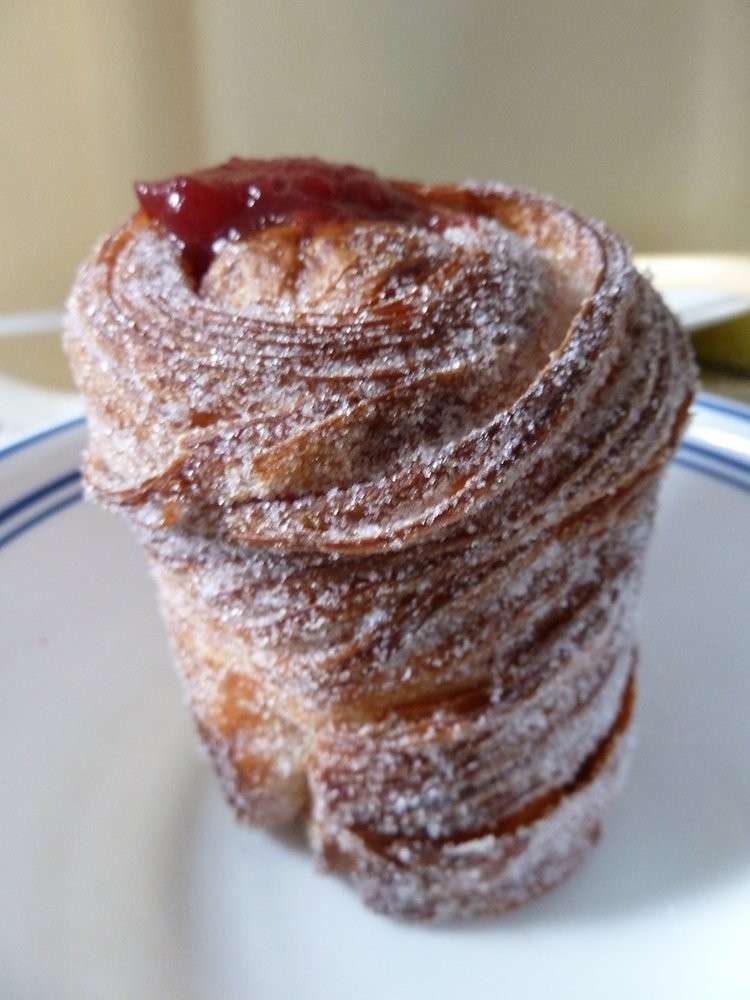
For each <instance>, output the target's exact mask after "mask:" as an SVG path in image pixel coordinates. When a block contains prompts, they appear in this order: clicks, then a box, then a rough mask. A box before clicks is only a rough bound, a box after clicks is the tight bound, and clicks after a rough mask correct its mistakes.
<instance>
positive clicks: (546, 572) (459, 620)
mask: <svg viewBox="0 0 750 1000" xmlns="http://www.w3.org/2000/svg"><path fill="white" fill-rule="evenodd" d="M402 186H403V188H404V190H406V191H408V192H409V193H410V194H411V195H414V196H416V197H418V198H419V199H421V200H422V201H423V202H424V204H425V206H426V207H428V208H429V209H430V211H431V212H432V213H433V215H432V222H431V223H430V224H429V225H426V224H419V225H407V224H402V223H393V222H372V221H370V222H362V223H356V222H348V223H337V224H326V225H323V224H320V225H317V226H314V227H312V228H309V227H307V228H306V227H278V228H276V229H269V230H266V231H263V232H261V233H258V234H255V235H254V236H253V237H252V238H250V239H248V240H245V241H241V242H238V243H235V244H230V245H228V246H227V247H226V248H225V249H224V250H223V251H222V253H221V254H219V256H218V257H217V258H216V259H215V261H214V263H213V265H212V267H211V268H210V270H209V272H208V273H207V275H206V276H205V278H204V279H203V283H202V286H201V288H199V289H195V288H193V287H192V285H191V283H190V281H189V279H188V278H187V276H186V274H185V273H184V272H183V270H182V267H181V264H180V260H179V253H178V249H177V248H176V246H175V244H174V243H173V242H172V241H171V240H170V239H169V238H168V237H166V236H165V235H164V234H162V233H160V232H159V231H158V230H156V229H154V228H153V227H151V226H150V225H148V224H147V223H146V222H145V220H144V219H143V218H142V217H138V216H136V217H134V218H133V219H131V220H130V221H129V222H128V223H127V224H126V225H125V226H124V227H123V229H122V230H120V231H119V232H118V233H116V234H115V235H114V236H112V237H111V238H110V239H109V240H107V241H105V243H103V244H102V245H101V246H100V247H99V248H98V249H97V250H96V251H95V253H94V255H93V257H92V258H91V259H90V260H89V261H88V262H87V263H86V264H85V265H84V266H83V268H82V270H81V272H80V273H79V276H78V278H77V281H76V284H75V286H74V289H73V293H72V295H71V299H70V303H69V310H68V318H67V327H66V346H67V349H68V352H69V354H70V357H71V362H72V365H73V368H74V371H75V374H76V378H77V379H78V382H79V385H80V386H81V388H82V390H83V392H84V394H85V397H86V400H87V407H88V412H89V423H90V430H91V437H90V444H89V454H88V459H87V465H86V480H87V483H88V486H89V489H90V490H91V491H92V492H93V493H94V494H95V495H96V496H97V498H98V499H99V500H100V501H102V502H103V503H105V504H107V505H109V506H112V507H115V508H117V509H119V510H122V511H123V512H124V513H125V514H126V515H127V516H128V518H129V520H130V521H131V523H132V524H133V525H134V527H135V529H136V531H137V533H138V536H139V537H140V539H141V540H142V542H143V544H144V545H145V546H146V547H147V549H148V550H149V552H150V555H151V558H152V563H153V566H154V572H155V576H156V579H157V581H158V583H159V586H160V591H161V595H162V601H163V607H164V610H165V614H166V617H167V621H168V624H169V628H170V632H171V635H172V638H173V641H174V645H175V649H176V653H177V658H178V662H179V664H180V667H181V671H182V674H183V677H184V679H185V683H186V688H187V691H188V694H189V697H190V701H191V706H192V709H193V712H194V715H195V717H196V721H197V723H198V726H199V729H200V732H201V735H202V736H203V738H204V740H205V742H206V744H207V745H208V747H209V748H210V750H211V753H212V757H213V759H214V761H215V764H216V766H217V770H218V772H219V774H220V777H221V778H222V781H223V783H224V786H225V788H226V790H227V794H228V797H229V798H230V800H231V801H232V803H233V805H234V806H235V808H236V809H237V811H238V812H239V813H240V814H241V815H242V816H244V817H246V818H248V819H250V820H251V821H254V822H261V823H278V822H285V821H287V820H288V819H290V818H291V817H293V816H294V815H295V814H296V813H298V812H299V811H300V810H308V811H309V816H310V823H311V836H312V842H313V845H314V847H315V849H316V852H317V854H318V857H319V860H320V861H321V863H322V864H325V865H328V866H330V867H333V868H336V869H338V870H341V871H344V872H345V873H346V874H348V875H349V877H350V878H351V879H352V881H353V882H354V884H355V885H356V886H357V887H358V888H359V890H360V891H361V892H362V893H363V895H364V896H365V898H366V899H367V900H368V901H369V902H370V903H372V905H375V906H376V907H378V908H380V909H383V910H385V911H386V912H389V913H401V914H403V915H407V916H417V917H429V918H453V917H455V916H460V915H462V914H463V915H469V914H477V913H482V912H495V911H497V910H501V909H504V908H506V907H507V906H509V905H515V904H516V903H517V902H520V901H522V899H523V898H525V897H527V896H528V895H530V894H532V893H533V892H535V891H537V890H538V889H540V888H544V887H545V886H547V885H549V884H552V883H553V882H555V881H557V880H558V879H559V877H561V876H562V874H564V872H565V871H567V870H568V869H569V868H570V867H571V866H572V864H573V863H574V862H575V861H576V860H577V859H578V857H579V856H580V854H581V853H582V851H583V849H584V848H585V846H586V845H587V844H588V843H589V842H590V841H591V840H592V839H593V837H594V831H595V830H596V829H598V824H599V822H600V818H601V813H602V811H603V809H604V804H605V801H606V800H607V798H608V796H609V795H610V791H611V788H612V787H613V786H614V783H615V780H616V777H617V775H618V774H619V773H620V763H619V762H620V760H621V757H622V754H621V752H620V750H619V749H618V748H619V747H620V745H621V744H622V745H624V741H625V737H624V736H623V735H622V733H620V735H618V736H617V738H616V739H615V737H614V736H613V733H615V730H616V727H617V725H618V722H617V720H618V719H622V717H623V705H624V704H625V700H626V692H627V691H628V690H630V687H632V664H633V657H634V608H635V602H636V597H637V591H638V585H639V579H640V572H641V567H642V560H643V553H644V550H645V546H646V543H647V540H648V535H649V531H650V525H651V521H652V517H653V511H654V502H655V492H656V487H657V480H658V476H659V473H660V471H661V469H662V468H663V465H664V463H665V462H666V460H667V458H668V456H669V454H670V453H671V451H672V450H673V448H674V447H675V445H676V442H677V440H678V436H679V432H680V429H681V427H682V424H683V422H684V419H685V416H686V412H687V407H688V404H689V401H690V398H691V396H692V390H693V379H694V373H693V369H692V365H691V363H690V360H689V356H688V350H687V346H686V343H685V340H684V338H683V335H682V333H681V331H680V330H679V329H678V327H677V325H676V324H675V321H674V319H673V318H672V317H671V315H670V314H669V312H668V311H667V310H666V308H665V307H664V305H663V303H662V302H661V300H660V299H659V298H658V297H657V296H656V294H655V293H654V292H653V290H652V289H651V288H650V286H649V285H648V283H647V282H646V281H645V280H644V279H643V278H642V277H640V276H639V275H638V274H637V273H636V272H635V271H634V269H633V267H632V264H631V262H630V259H629V256H628V254H627V251H626V250H625V248H624V247H623V245H622V244H621V243H620V241H619V240H618V239H617V238H616V237H614V236H613V235H612V234H611V233H610V232H609V231H608V230H606V229H605V228H604V227H603V226H601V225H600V224H597V223H591V222H588V221H586V220H583V219H581V218H580V217H578V216H576V215H575V214H574V213H572V212H570V211H568V210H566V209H564V208H562V207H560V206H559V205H557V204H555V203H554V202H551V201H550V200H547V199H542V198H538V197H536V196H533V195H530V194H526V193H522V192H518V191H514V190H512V189H509V188H505V187H502V186H499V185H493V186H485V187H482V186H478V185H465V186H463V187H459V188H425V187H419V186H416V185H402ZM428 216H429V213H426V217H428ZM629 685H630V687H629ZM628 721H629V716H628V719H626V720H625V722H624V723H623V727H624V728H623V730H622V732H624V731H625V728H626V723H627V722H628ZM592 762H597V763H596V767H594V763H592ZM589 772H590V773H589ZM584 776H585V777H584ZM545 810H546V811H545ZM514 817H516V818H518V824H517V826H518V829H516V828H515V827H513V826H511V827H508V829H505V827H504V826H503V824H506V825H507V824H508V823H510V822H511V821H512V820H513V818H514ZM523 817H526V819H523ZM501 827H502V828H503V830H504V832H503V833H502V835H499V834H497V830H498V829H500V828H501ZM493 831H495V832H493ZM524 831H527V832H524ZM375 844H377V845H379V846H378V847H377V850H376V849H375V847H374V846H373V845H375ZM425 845H427V846H425ZM429 845H432V846H431V847H430V846H429ZM482 845H484V847H483V846H482ZM485 847H486V848H487V850H486V851H485V849H484V848H485ZM428 848H429V849H428ZM425 851H427V854H425V853H424V852H425ZM420 852H421V853H420ZM475 855H476V856H477V857H479V856H481V857H482V858H484V860H483V861H482V862H481V863H478V864H476V865H475V864H473V862H472V864H469V863H468V862H467V858H471V857H474V856H475ZM428 856H429V857H428ZM420 858H421V859H422V860H420ZM425 858H428V860H425ZM501 858H505V859H506V860H504V861H502V863H501V860H500V859H501ZM384 859H386V860H384ZM387 859H390V860H387ZM394 859H395V860H394ZM394 864H395V865H396V869H398V871H396V869H394V867H393V865H394ZM467 865H468V867H467ZM499 872H501V874H498V873H499ZM493 873H494V874H493Z"/></svg>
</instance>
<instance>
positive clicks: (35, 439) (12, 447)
mask: <svg viewBox="0 0 750 1000" xmlns="http://www.w3.org/2000/svg"><path fill="white" fill-rule="evenodd" d="M85 423H86V418H85V417H73V419H72V420H66V421H65V423H63V424H55V426H54V427H48V428H47V429H46V430H43V431H39V433H38V434H32V435H31V437H25V438H22V439H21V440H20V441H16V442H15V443H14V444H9V445H8V446H7V447H6V448H0V462H2V461H3V459H5V458H9V457H10V456H11V455H15V454H16V452H18V451H23V450H24V449H25V448H30V447H31V445H33V444H39V442H40V441H45V440H46V439H47V438H50V437H54V436H55V435H56V434H62V432H63V431H68V430H71V429H72V428H73V427H79V426H80V427H83V425H84V424H85Z"/></svg>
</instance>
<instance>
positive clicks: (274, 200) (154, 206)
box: [135, 156, 428, 278]
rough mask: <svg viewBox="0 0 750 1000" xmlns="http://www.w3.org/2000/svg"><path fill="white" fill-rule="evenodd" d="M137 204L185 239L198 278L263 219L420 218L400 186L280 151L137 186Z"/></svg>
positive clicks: (424, 215) (262, 223) (422, 211)
mask: <svg viewBox="0 0 750 1000" xmlns="http://www.w3.org/2000/svg"><path fill="white" fill-rule="evenodd" d="M135 191H136V194H137V196H138V201H139V202H140V205H141V208H142V209H143V211H144V212H145V213H146V215H147V216H148V217H149V219H151V220H152V221H154V222H158V223H160V224H161V225H162V226H164V227H165V228H166V229H167V230H169V232H171V233H173V234H174V235H175V236H176V237H177V238H178V239H179V240H180V241H181V242H182V244H183V248H184V249H183V259H184V260H185V263H186V264H187V265H188V267H189V268H190V269H191V270H192V272H193V273H194V275H195V276H196V278H199V277H200V276H201V275H202V274H203V273H205V271H206V269H207V267H208V265H209V264H210V262H211V259H212V257H213V255H214V254H215V253H216V252H217V250H218V249H220V247H221V246H222V245H223V243H224V241H226V240H235V239H241V238H242V237H243V236H246V235H248V234H249V233H252V232H254V231H256V230H258V229H263V228H265V227H266V226H274V225H284V224H286V225H289V224H293V223H297V224H299V223H302V224H305V223H308V222H309V223H313V222H339V221H344V220H347V219H387V220H392V221H399V222H407V221H419V220H422V221H426V219H427V217H428V213H427V212H426V210H425V208H424V207H423V206H422V205H421V204H420V203H419V201H417V199H416V198H413V197H411V196H410V195H409V194H408V193H406V192H405V191H402V190H400V189H399V188H398V187H396V186H395V185H393V184H389V183H388V182H387V181H384V180H381V179H380V178H379V177H378V176H377V175H376V174H374V173H372V172H371V171H369V170H362V169H360V168H359V167H351V166H339V165H336V164H330V163H324V162H323V161H322V160H316V159H301V158H292V157H289V158H281V159H275V160H243V159H240V158H239V157H236V156H235V157H232V159H231V160H227V162H226V163H222V164H220V165H219V166H217V167H209V168H208V169H206V170H196V171H195V172H194V173H192V174H180V175H179V176H177V177H170V178H168V179H167V180H163V181H154V182H142V181H139V182H137V183H136V185H135Z"/></svg>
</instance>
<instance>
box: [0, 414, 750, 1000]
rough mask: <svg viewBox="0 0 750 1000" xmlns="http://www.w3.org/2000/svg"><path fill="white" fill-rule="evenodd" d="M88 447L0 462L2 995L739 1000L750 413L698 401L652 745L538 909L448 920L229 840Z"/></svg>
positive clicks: (668, 499) (649, 674)
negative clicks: (81, 477) (86, 460)
mask: <svg viewBox="0 0 750 1000" xmlns="http://www.w3.org/2000/svg"><path fill="white" fill-rule="evenodd" d="M717 406H718V409H717V408H716V407H717ZM82 438H83V429H82V427H81V425H80V423H78V422H76V423H73V424H72V425H68V426H67V427H66V428H64V429H62V430H58V431H57V432H56V433H52V434H51V435H49V434H48V435H43V436H41V437H39V438H38V439H36V440H35V441H33V442H32V443H30V444H28V443H27V444H26V445H24V446H20V447H16V448H14V449H12V450H10V451H6V452H5V453H3V454H0V593H1V594H2V604H1V605H0V607H2V616H3V618H2V629H1V631H0V635H2V649H3V655H2V679H3V690H2V699H1V700H0V777H1V780H0V788H1V789H2V823H1V824H0V830H2V833H1V835H0V836H1V840H0V844H1V846H2V850H1V851H0V894H1V895H0V996H2V997H3V998H6V997H12V998H24V1000H25V998H32V997H33V998H34V1000H42V998H44V1000H46V998H54V1000H63V998H67V997H75V998H76V1000H80V998H101V1000H110V998H115V997H118V998H120V997H121V998H123V1000H125V998H127V1000H147V998H152V997H153V998H159V1000H165V998H169V997H175V998H180V1000H183V998H190V997H192V998H195V1000H200V998H212V1000H213V998H222V1000H230V998H239V997H242V998H248V997H252V998H253V1000H279V998H283V1000H287V998H288V1000H291V998H300V1000H311V998H323V997H325V998H326V1000H338V998H346V1000H354V998H356V1000H369V998H373V1000H375V998H377V1000H400V998H404V1000H407V998H408V1000H421V998H426V997H429V998H430V1000H442V998H451V1000H455V998H459V997H468V998H472V1000H484V998H490V997H492V998H497V997H501V996H510V997H514V998H516V1000H527V998H534V997H545V998H548V997H555V998H575V1000H585V998H587V997H592V998H597V1000H600V998H607V1000H617V998H623V1000H624V998H627V1000H634V998H637V997H652V996H653V997H657V996H658V997H666V998H680V1000H689V998H700V1000H706V998H712V1000H713V998H718V1000H727V998H737V1000H740V998H742V1000H747V998H748V997H749V996H750V964H749V963H748V955H747V948H748V936H749V935H750V636H749V634H748V608H750V580H749V578H748V556H749V555H750V411H743V410H742V409H740V408H735V407H731V406H730V407H725V406H722V404H720V403H717V402H716V401H715V400H713V401H712V400H710V399H705V398H704V399H703V400H702V402H701V404H700V405H699V406H698V407H697V410H696V417H695V420H694V422H693V427H692V430H691V434H690V438H689V440H688V442H687V444H686V445H685V446H684V447H683V449H682V451H681V453H680V456H679V457H678V459H677V460H676V462H675V463H673V465H672V467H671V469H670V471H669V475H668V477H667V482H666V486H665V489H664V492H663V496H662V504H661V510H660V513H659V518H658V524H657V529H656V534H655V538H654V543H653V549H652V551H651V555H650V560H649V569H648V578H647V581H646V587H645V595H644V601H643V608H644V613H643V630H642V631H643V658H642V666H641V672H640V678H641V683H640V692H641V697H640V712H639V716H640V717H639V732H640V743H639V748H638V753H637V757H636V761H635V764H634V767H633V770H632V773H631V777H630V781H629V783H628V786H627V789H626V791H625V793H624V795H623V797H622V798H621V800H620V801H619V803H618V804H617V806H616V808H615V809H614V811H613V812H612V814H611V816H610V819H609V823H608V825H607V829H606V833H605V837H604V839H603V841H602V843H601V845H600V846H599V847H598V849H597V850H596V851H595V852H594V853H593V855H592V856H591V858H590V860H589V862H588V863H587V864H586V865H585V866H584V867H583V868H582V869H581V870H580V871H579V873H578V874H576V875H575V876H574V877H573V878H572V879H571V880H570V881H568V882H567V883H566V884H565V885H564V886H562V887H561V888H559V889H557V890H556V891H554V892H553V893H552V894H550V895H548V896H547V897H545V898H544V899H542V900H539V901H538V902H535V903H533V904H531V905H529V906H527V907H525V908H523V909H521V910H518V911H517V912H515V913H513V914H510V915H509V916H507V917H504V918H502V919H498V920H494V921H488V922H484V923H481V924H474V925H469V926H464V927H456V928H453V927H451V928H440V929H435V928H425V927H414V926H409V925H403V924H399V923H396V922H392V921H389V920H387V919H385V918H382V917H378V916H375V915H373V914H371V913H369V912H368V911H366V910H365V909H364V908H363V907H362V906H361V904H360V903H359V901H358V900H357V899H356V898H355V896H354V895H353V893H352V892H350V890H349V889H348V888H346V886H344V885H343V884H341V883H340V882H339V881H338V880H336V879H335V878H332V877H330V876H322V875H319V874H316V873H315V871H314V870H313V866H312V864H311V862H310V858H309V857H308V856H307V855H306V853H305V851H304V849H303V848H302V847H301V846H300V845H299V844H298V843H296V842H295V841H294V839H293V838H287V839H286V840H284V839H279V838H274V837H272V836H270V835H268V834H265V833H262V832H256V831H251V830H247V829H242V828H240V827H238V826H236V825H235V824H234V822H233V820H232V819H231V817H230V814H229V812H228V810H227V809H225V807H224V806H223V804H222V802H221V800H220V798H219V794H218V792H217V790H216V787H215V785H214V783H213V782H212V780H211V778H210V775H209V772H208V766H207V765H206V763H205V762H204V761H203V760H202V759H201V758H200V756H199V754H198V753H197V752H196V750H195V745H194V742H193V738H192V732H191V729H190V725H189V723H188V719H187V714H186V712H185V711H184V709H183V707H182V705H181V700H180V697H179V694H178V688H177V682H176V680H175V679H174V677H173V674H172V669H171V666H170V663H169V657H168V654H167V649H166V645H165V641H164V637H163V634H162V628H161V623H160V621H159V617H158V614H157V611H156V607H155V604H154V595H153V592H152V587H151V584H150V582H149V580H148V578H147V574H146V571H145V565H144V560H143V557H142V555H141V553H140V552H139V550H138V548H137V547H136V545H135V543H134V541H133V540H132V539H131V537H130V536H129V534H128V531H127V530H126V528H125V526H124V525H123V524H122V523H121V521H120V520H119V519H117V518H115V517H113V516H111V515H107V514H104V513H102V512H101V511H99V510H95V509H93V508H91V507H89V506H85V505H83V504H81V503H79V502H78V499H79V496H80V484H79V482H78V480H77V474H76V472H75V465H76V461H77V457H78V452H79V449H80V446H81V442H82Z"/></svg>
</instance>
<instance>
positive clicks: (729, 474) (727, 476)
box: [0, 393, 750, 549]
mask: <svg viewBox="0 0 750 1000" xmlns="http://www.w3.org/2000/svg"><path fill="white" fill-rule="evenodd" d="M695 407H696V409H697V410H708V411H709V412H714V413H719V414H722V415H725V416H729V417H733V418H735V419H737V420H741V421H742V422H743V423H744V424H746V425H747V426H748V428H750V408H747V407H744V406H741V405H739V404H733V403H729V402H726V401H724V400H722V399H717V398H716V397H714V396H708V395H706V394H703V393H702V394H701V395H699V396H698V398H697V400H696V402H695ZM84 423H85V418H84V417H74V418H73V419H72V420H67V421H65V422H64V423H61V424H56V425H55V426H54V427H48V428H47V429H46V430H43V431H40V432H39V433H37V434H32V435H31V436H30V437H27V438H23V439H21V440H20V441H16V442H14V443H13V444H12V445H9V446H8V447H6V448H3V449H0V462H3V461H5V460H6V459H8V458H11V457H12V456H13V455H15V454H17V453H18V452H20V451H24V450H25V449H27V448H31V447H33V446H34V445H37V444H40V443H41V442H42V441H46V440H47V439H48V438H51V437H54V436H56V435H58V434H61V433H63V432H64V431H71V430H74V429H77V428H79V427H83V425H84ZM702 460H710V461H711V462H712V463H716V464H718V466H719V468H716V467H715V465H713V464H712V465H705V464H703V461H702ZM673 461H674V462H675V463H676V464H677V465H680V466H682V468H684V469H689V470H690V471H691V472H699V473H701V474H702V475H704V476H709V477H710V478H711V479H715V480H717V481H718V482H720V483H723V484H724V485H726V486H731V487H733V488H734V489H737V490H740V491H741V492H743V493H748V494H750V461H744V460H743V459H741V458H737V457H735V456H733V455H727V454H725V453H724V452H723V451H722V450H720V449H719V448H715V447H712V446H710V445H708V444H696V443H694V442H692V441H688V440H686V441H683V442H682V444H681V445H680V448H679V450H678V452H677V454H676V455H675V457H674V459H673ZM80 479H81V474H80V472H79V470H78V469H71V470H69V471H68V472H66V473H64V474H63V475H61V476H58V477H57V478H55V479H53V480H51V481H50V482H47V483H43V484H42V485H40V486H38V487H37V488H36V489H34V490H32V491H31V492H29V493H26V494H24V495H23V496H21V497H18V498H17V499H16V500H13V501H12V502H11V503H9V504H7V505H6V506H5V507H3V508H2V509H0V549H3V548H4V547H5V546H6V545H9V544H10V543H11V542H12V541H14V540H15V539H16V538H18V537H19V536H21V535H23V534H25V532H27V531H30V530H31V529H32V528H34V527H36V526H37V525H38V524H41V523H42V522H43V521H46V520H47V518H50V517H52V516H53V515H54V514H58V513H60V512H61V511H63V510H65V509H66V508H68V507H70V506H72V505H73V504H74V503H78V501H79V500H81V499H82V498H83V490H82V489H81V488H80ZM71 487H75V488H74V489H73V490H72V491H71ZM60 493H63V494H64V495H63V496H62V497H60ZM52 497H54V498H55V499H54V501H53V502H52V503H47V501H49V500H50V498H52ZM22 514H28V515H29V516H26V517H25V518H23V519H20V518H19V515H22ZM3 526H6V527H3Z"/></svg>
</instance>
